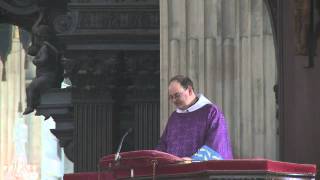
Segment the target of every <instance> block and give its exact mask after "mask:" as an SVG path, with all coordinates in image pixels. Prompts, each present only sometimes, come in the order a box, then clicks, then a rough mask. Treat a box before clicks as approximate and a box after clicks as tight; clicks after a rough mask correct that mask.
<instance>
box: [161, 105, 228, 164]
mask: <svg viewBox="0 0 320 180" xmlns="http://www.w3.org/2000/svg"><path fill="white" fill-rule="evenodd" d="M203 145H207V146H209V147H211V148H212V149H213V150H215V151H216V152H218V153H219V154H220V155H221V156H222V157H223V159H233V156H232V148H231V142H230V138H229V134H228V128H227V125H226V122H225V119H224V115H223V113H222V112H221V111H220V110H219V109H218V107H217V106H216V105H214V104H206V105H204V106H202V107H201V108H199V109H197V110H195V111H192V112H186V113H177V112H176V111H175V112H173V113H172V114H171V116H170V118H169V120H168V123H167V125H166V128H165V130H164V132H163V134H162V136H161V139H160V143H159V145H158V146H157V147H156V149H157V150H159V151H163V152H167V153H170V154H173V155H176V156H179V157H191V156H192V155H193V154H194V153H196V152H197V151H198V149H200V148H201V147H202V146H203Z"/></svg>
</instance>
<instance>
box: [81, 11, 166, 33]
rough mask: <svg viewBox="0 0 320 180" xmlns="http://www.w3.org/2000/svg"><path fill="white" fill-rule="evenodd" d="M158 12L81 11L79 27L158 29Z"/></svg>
mask: <svg viewBox="0 0 320 180" xmlns="http://www.w3.org/2000/svg"><path fill="white" fill-rule="evenodd" d="M159 25H160V19H159V13H158V12H152V11H151V12H141V11H140V12H130V11H126V12H106V11H103V12H99V11H98V12H97V11H95V12H91V11H83V12H79V24H78V28H79V29H140V28H145V29H158V28H159Z"/></svg>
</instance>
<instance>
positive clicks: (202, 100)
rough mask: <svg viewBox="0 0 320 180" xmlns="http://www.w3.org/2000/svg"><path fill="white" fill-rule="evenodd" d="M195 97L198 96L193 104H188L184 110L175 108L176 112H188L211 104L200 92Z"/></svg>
mask: <svg viewBox="0 0 320 180" xmlns="http://www.w3.org/2000/svg"><path fill="white" fill-rule="evenodd" d="M197 97H199V100H198V101H197V102H196V103H195V104H194V105H192V106H190V107H189V108H187V109H185V110H182V109H179V108H177V109H176V112H177V113H188V112H192V111H195V110H198V109H200V108H202V107H203V106H205V105H207V104H212V102H211V101H210V100H209V99H207V98H206V97H205V96H204V95H202V94H198V95H197Z"/></svg>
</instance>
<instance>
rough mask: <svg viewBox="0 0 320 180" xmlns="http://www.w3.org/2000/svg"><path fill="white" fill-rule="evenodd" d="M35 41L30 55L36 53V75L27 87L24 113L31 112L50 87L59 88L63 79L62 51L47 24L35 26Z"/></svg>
mask: <svg viewBox="0 0 320 180" xmlns="http://www.w3.org/2000/svg"><path fill="white" fill-rule="evenodd" d="M32 34H33V41H32V46H31V48H30V51H28V53H29V54H30V55H35V57H34V59H33V61H32V62H33V64H34V65H35V66H36V77H35V78H34V79H33V80H32V82H31V83H30V85H29V86H28V87H27V90H26V96H27V108H26V109H25V111H24V113H23V114H29V113H31V112H33V111H34V109H35V108H36V107H37V106H38V105H39V103H40V102H39V101H40V97H41V94H42V93H43V92H45V91H46V90H48V89H49V88H58V87H60V84H61V82H62V80H63V76H62V74H63V68H62V66H61V62H60V53H59V51H58V49H57V48H56V46H55V45H53V41H52V36H53V33H52V32H51V31H50V28H49V27H48V26H47V25H39V26H36V27H33V32H32Z"/></svg>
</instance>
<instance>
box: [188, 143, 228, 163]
mask: <svg viewBox="0 0 320 180" xmlns="http://www.w3.org/2000/svg"><path fill="white" fill-rule="evenodd" d="M191 159H192V161H208V160H223V158H222V156H221V155H220V154H219V153H217V152H216V151H215V150H213V149H212V148H210V147H209V146H207V145H204V146H202V147H201V148H200V149H199V150H198V151H197V152H196V153H195V154H194V155H193V156H191Z"/></svg>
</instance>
